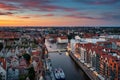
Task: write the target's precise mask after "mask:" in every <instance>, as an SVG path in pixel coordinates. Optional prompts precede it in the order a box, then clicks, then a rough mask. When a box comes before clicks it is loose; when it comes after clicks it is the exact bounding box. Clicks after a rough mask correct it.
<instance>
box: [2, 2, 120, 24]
mask: <svg viewBox="0 0 120 80" xmlns="http://www.w3.org/2000/svg"><path fill="white" fill-rule="evenodd" d="M119 21H120V0H100V1H99V0H59V1H56V0H35V1H33V0H4V1H3V0H0V26H120V23H119Z"/></svg>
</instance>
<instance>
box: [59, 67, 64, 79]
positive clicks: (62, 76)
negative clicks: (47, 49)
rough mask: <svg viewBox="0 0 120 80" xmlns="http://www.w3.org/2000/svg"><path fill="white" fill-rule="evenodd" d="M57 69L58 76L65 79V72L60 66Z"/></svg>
mask: <svg viewBox="0 0 120 80" xmlns="http://www.w3.org/2000/svg"><path fill="white" fill-rule="evenodd" d="M58 70H59V75H60V78H61V79H65V73H64V72H63V70H62V69H61V68H59V69H58Z"/></svg>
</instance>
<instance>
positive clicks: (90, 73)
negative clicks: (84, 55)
mask: <svg viewBox="0 0 120 80" xmlns="http://www.w3.org/2000/svg"><path fill="white" fill-rule="evenodd" d="M69 55H70V57H71V58H72V59H73V60H74V62H75V63H76V64H78V65H79V67H80V68H81V69H82V70H83V71H84V72H85V74H86V75H87V76H88V77H89V78H90V79H91V80H100V79H99V78H98V76H97V75H95V73H93V71H91V70H90V69H89V68H88V67H87V66H86V65H84V64H83V63H82V62H80V61H79V60H78V59H77V58H75V56H74V55H73V53H72V52H69Z"/></svg>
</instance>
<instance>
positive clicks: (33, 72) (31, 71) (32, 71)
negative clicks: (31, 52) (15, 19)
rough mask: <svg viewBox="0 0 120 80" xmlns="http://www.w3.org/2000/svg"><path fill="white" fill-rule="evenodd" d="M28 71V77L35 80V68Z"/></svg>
mask: <svg viewBox="0 0 120 80" xmlns="http://www.w3.org/2000/svg"><path fill="white" fill-rule="evenodd" d="M27 70H28V77H29V79H30V80H35V71H34V68H33V66H31V67H30V68H28V69H27Z"/></svg>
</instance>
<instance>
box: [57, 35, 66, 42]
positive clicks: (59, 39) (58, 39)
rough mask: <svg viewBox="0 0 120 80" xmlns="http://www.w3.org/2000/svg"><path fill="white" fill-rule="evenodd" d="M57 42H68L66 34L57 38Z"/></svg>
mask: <svg viewBox="0 0 120 80" xmlns="http://www.w3.org/2000/svg"><path fill="white" fill-rule="evenodd" d="M57 43H68V38H67V37H66V36H60V37H58V38H57Z"/></svg>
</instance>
